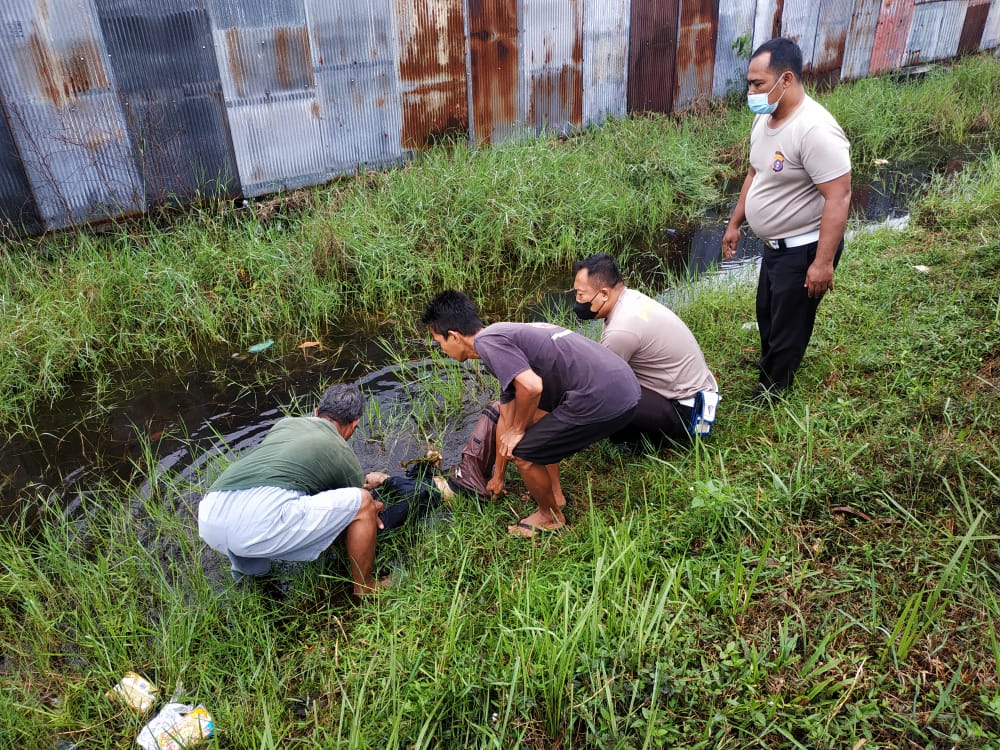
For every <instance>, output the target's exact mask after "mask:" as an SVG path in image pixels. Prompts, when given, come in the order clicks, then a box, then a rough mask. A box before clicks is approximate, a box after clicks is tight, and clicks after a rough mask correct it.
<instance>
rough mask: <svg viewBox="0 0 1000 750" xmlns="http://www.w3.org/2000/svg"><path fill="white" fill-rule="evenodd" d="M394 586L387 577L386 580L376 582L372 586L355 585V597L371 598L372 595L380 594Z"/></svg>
mask: <svg viewBox="0 0 1000 750" xmlns="http://www.w3.org/2000/svg"><path fill="white" fill-rule="evenodd" d="M392 584H393V580H392V578H391V577H390V576H386V577H385V578H382V579H380V580H378V581H375V583H374V584H372V585H371V586H361V585H358V584H355V586H354V595H355V596H357V597H363V596H371V595H372V594H377V593H378V592H380V591H383V590H384V589H387V588H389V587H390V586H392Z"/></svg>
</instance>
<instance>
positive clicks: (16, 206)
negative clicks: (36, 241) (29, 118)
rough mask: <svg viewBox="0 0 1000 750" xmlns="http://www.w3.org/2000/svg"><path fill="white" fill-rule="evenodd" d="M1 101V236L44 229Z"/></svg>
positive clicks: (26, 233) (30, 233) (28, 233)
mask: <svg viewBox="0 0 1000 750" xmlns="http://www.w3.org/2000/svg"><path fill="white" fill-rule="evenodd" d="M2 105H3V102H2V101H0V236H4V235H7V234H14V235H32V234H37V233H39V232H41V231H42V217H41V215H40V214H39V213H38V204H36V203H35V196H33V195H32V194H31V186H30V185H29V184H28V175H27V174H25V172H24V165H23V164H21V155H20V154H19V153H18V151H17V145H16V144H15V143H14V135H13V134H12V133H11V132H10V126H9V125H8V124H7V116H6V112H4V107H3V106H2Z"/></svg>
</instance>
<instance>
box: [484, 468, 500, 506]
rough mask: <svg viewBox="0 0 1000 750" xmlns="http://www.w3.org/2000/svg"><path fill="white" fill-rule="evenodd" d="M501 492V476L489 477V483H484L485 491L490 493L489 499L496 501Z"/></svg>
mask: <svg viewBox="0 0 1000 750" xmlns="http://www.w3.org/2000/svg"><path fill="white" fill-rule="evenodd" d="M503 490H504V485H503V475H502V474H494V475H493V476H492V477H490V481H488V482H487V483H486V491H487V492H489V493H490V497H492V498H493V499H494V500H496V499H497V498H498V497H500V496H501V495H502V494H503Z"/></svg>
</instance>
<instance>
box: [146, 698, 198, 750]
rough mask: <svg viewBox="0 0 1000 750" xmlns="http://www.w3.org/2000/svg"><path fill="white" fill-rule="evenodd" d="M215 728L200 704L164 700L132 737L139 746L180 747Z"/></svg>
mask: <svg viewBox="0 0 1000 750" xmlns="http://www.w3.org/2000/svg"><path fill="white" fill-rule="evenodd" d="M214 732H215V723H214V722H213V721H212V717H211V716H210V715H209V713H208V711H207V710H206V709H205V707H204V706H202V705H200V704H199V705H198V706H195V707H193V708H192V707H191V706H190V705H188V704H186V703H168V704H167V705H165V706H164V707H163V708H162V709H161V710H160V713H158V714H157V715H156V716H155V717H153V719H151V720H150V722H149V723H148V724H147V725H146V726H144V727H143V728H142V731H141V732H139V736H138V737H136V738H135V741H136V742H137V743H139V745H141V746H142V748H143V750H182V748H187V747H192V746H194V745H195V744H197V743H198V742H200V741H201V740H202V739H204V738H205V737H211V736H212V734H213V733H214Z"/></svg>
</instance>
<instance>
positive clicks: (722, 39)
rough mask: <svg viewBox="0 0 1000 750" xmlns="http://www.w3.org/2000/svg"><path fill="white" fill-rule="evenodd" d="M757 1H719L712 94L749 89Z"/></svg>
mask: <svg viewBox="0 0 1000 750" xmlns="http://www.w3.org/2000/svg"><path fill="white" fill-rule="evenodd" d="M753 26H754V4H753V3H748V2H745V0H720V2H719V33H718V38H717V39H716V42H715V73H714V76H713V79H712V94H713V95H714V96H718V97H725V96H729V95H730V94H732V93H736V92H743V91H746V86H747V82H746V74H747V65H748V59H747V58H748V56H749V54H750V53H751V52H752V51H753Z"/></svg>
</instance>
